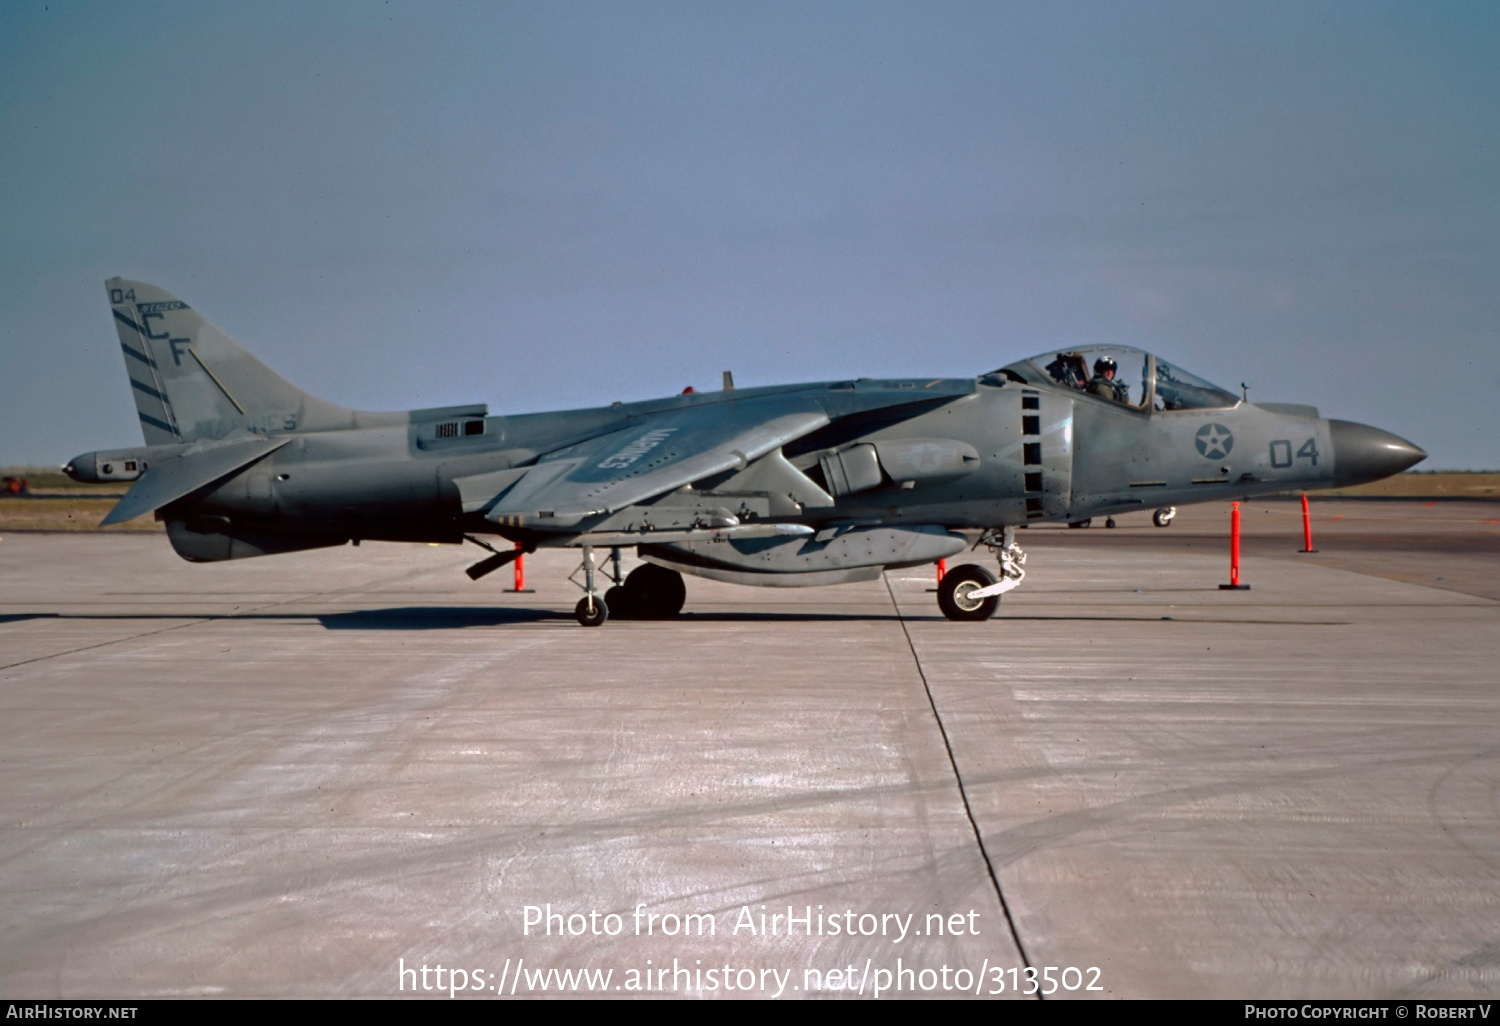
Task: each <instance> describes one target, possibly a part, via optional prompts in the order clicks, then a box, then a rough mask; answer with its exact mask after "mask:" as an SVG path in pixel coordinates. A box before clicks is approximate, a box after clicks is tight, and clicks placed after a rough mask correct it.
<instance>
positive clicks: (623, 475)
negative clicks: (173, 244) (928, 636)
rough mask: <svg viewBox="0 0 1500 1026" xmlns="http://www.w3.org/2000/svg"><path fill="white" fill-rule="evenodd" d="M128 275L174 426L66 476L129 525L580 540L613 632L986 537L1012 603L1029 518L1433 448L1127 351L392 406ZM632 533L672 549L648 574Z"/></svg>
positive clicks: (74, 465) (124, 345)
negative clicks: (380, 405)
mask: <svg viewBox="0 0 1500 1026" xmlns="http://www.w3.org/2000/svg"><path fill="white" fill-rule="evenodd" d="M106 285H107V288H108V293H109V302H110V307H111V309H112V311H113V313H114V321H115V326H116V328H117V330H118V333H119V338H120V347H121V349H122V350H123V351H124V358H125V368H126V371H127V372H128V376H129V380H130V387H131V389H132V391H133V393H134V396H135V401H136V407H137V410H138V412H139V415H140V422H141V427H142V430H143V432H144V434H145V441H146V444H145V445H144V446H140V447H135V448H130V449H114V450H109V451H100V452H90V453H85V454H84V455H82V456H79V457H77V458H75V459H74V460H73V461H72V462H71V463H69V464H68V466H67V467H66V468H64V469H65V470H66V471H67V473H68V474H69V475H70V476H71V477H73V478H74V479H75V480H78V481H89V482H94V481H133V482H134V484H133V485H132V486H131V488H130V490H129V491H128V492H127V493H126V495H125V496H124V498H122V499H121V500H120V502H119V504H118V505H116V506H115V508H114V509H113V510H112V511H111V512H110V514H109V516H107V517H106V518H105V520H104V523H106V524H113V523H118V522H120V521H123V520H129V519H131V518H133V517H138V516H142V515H144V514H146V513H154V514H155V515H156V517H157V519H159V520H163V521H165V522H166V527H167V537H168V539H169V540H170V541H171V543H172V547H173V548H174V549H176V550H177V553H178V554H179V555H181V556H182V557H183V558H184V559H188V560H192V561H195V562H212V561H216V560H224V559H242V558H245V557H248V556H262V555H270V554H274V553H286V552H297V551H301V550H304V549H315V548H322V547H325V546H333V545H344V544H347V543H349V542H353V543H354V544H356V545H357V544H359V542H360V541H361V540H363V539H370V540H381V541H425V542H448V543H454V544H461V543H462V542H463V541H464V540H465V539H467V540H468V541H471V542H473V543H475V544H476V545H479V546H480V547H481V548H484V549H488V550H490V551H491V553H493V554H492V555H490V556H488V557H487V558H485V559H483V560H482V561H480V562H479V563H477V564H475V565H474V566H472V567H470V568H469V571H468V572H469V575H470V576H471V577H473V578H475V579H478V578H479V577H482V576H483V575H485V574H487V573H489V572H491V571H494V570H497V569H499V568H500V567H503V566H505V565H506V564H508V563H509V562H511V561H512V560H513V559H515V558H516V556H517V555H519V554H520V553H522V552H532V551H535V550H536V549H538V548H544V547H545V548H554V547H566V548H575V549H579V550H581V556H582V560H581V570H582V571H583V572H582V584H581V587H582V588H583V591H584V595H583V597H582V598H581V599H580V600H579V602H578V606H577V609H576V610H575V613H576V616H577V618H578V622H579V623H582V624H585V625H587V626H598V625H600V624H602V623H604V621H605V620H606V619H607V618H608V617H609V616H611V615H614V616H615V617H617V618H662V617H671V616H675V615H676V614H677V613H678V612H679V611H680V610H681V609H682V606H683V602H684V599H685V597H686V589H685V587H684V584H683V578H682V575H683V574H693V575H697V576H700V577H708V578H712V579H714V580H719V581H731V582H734V583H737V584H752V585H761V586H771V587H798V586H803V585H822V584H838V583H843V582H848V581H863V580H870V579H874V578H877V577H878V576H879V575H880V574H881V572H882V571H883V570H886V569H892V568H899V567H912V566H919V565H922V564H927V563H933V562H935V561H937V560H939V559H946V558H950V557H953V556H957V555H958V554H959V553H961V552H963V551H964V550H966V549H977V548H978V547H979V546H980V545H983V546H985V547H986V548H988V550H989V551H990V552H991V553H993V554H994V556H995V557H996V558H997V559H998V562H999V573H998V574H996V573H993V572H991V571H990V570H989V569H987V568H986V567H984V566H981V565H979V564H977V563H969V564H965V565H962V566H958V567H955V568H954V569H952V570H950V571H949V572H948V573H947V575H946V576H945V577H944V578H943V581H942V584H941V586H940V587H939V589H938V605H939V606H940V607H941V609H942V611H943V613H944V614H945V615H946V616H947V617H948V618H949V619H952V620H984V619H987V618H989V617H990V616H991V615H992V614H993V613H994V611H995V608H996V606H997V604H998V602H999V599H1000V595H1001V594H1002V593H1004V592H1005V591H1008V590H1009V589H1011V588H1013V587H1015V586H1016V585H1017V584H1019V583H1020V581H1021V579H1022V578H1023V577H1024V576H1025V570H1024V566H1023V564H1024V562H1025V555H1024V553H1023V552H1022V551H1021V549H1020V547H1019V546H1018V545H1017V544H1016V540H1015V529H1016V528H1017V527H1019V526H1022V525H1025V524H1032V523H1038V522H1048V521H1059V522H1077V521H1080V520H1084V519H1086V518H1089V517H1093V516H1103V515H1109V514H1114V513H1121V512H1125V511H1129V510H1138V509H1153V508H1164V507H1170V506H1176V505H1181V504H1185V503H1191V502H1204V501H1209V500H1215V499H1226V498H1231V497H1233V498H1240V497H1248V496H1252V495H1263V494H1267V493H1272V492H1285V491H1288V490H1293V489H1305V488H1326V487H1330V486H1342V485H1352V484H1358V483H1360V482H1364V481H1373V480H1376V479H1378V478H1382V477H1385V476H1387V475H1390V474H1395V473H1398V472H1399V471H1402V470H1404V469H1406V468H1407V467H1410V466H1411V465H1413V464H1415V463H1416V462H1418V461H1419V460H1421V459H1423V458H1424V456H1425V455H1426V454H1425V453H1423V452H1422V450H1420V449H1418V448H1417V447H1416V446H1414V445H1412V444H1411V443H1410V442H1407V441H1405V440H1403V439H1401V438H1398V437H1396V436H1395V435H1392V434H1389V433H1387V432H1385V431H1381V430H1379V429H1377V428H1373V427H1367V426H1365V425H1362V424H1354V423H1350V422H1348V421H1342V420H1325V419H1323V418H1321V417H1319V415H1318V411H1317V410H1316V409H1314V408H1313V407H1311V406H1291V405H1283V404H1272V403H1250V402H1247V401H1245V400H1244V399H1243V398H1241V397H1240V396H1236V395H1235V394H1233V393H1232V392H1228V391H1225V390H1224V389H1222V388H1219V387H1218V386H1216V385H1212V384H1210V383H1208V382H1207V381H1204V380H1203V379H1202V378H1198V377H1195V376H1193V375H1192V374H1189V373H1188V372H1187V371H1185V370H1183V369H1182V368H1181V367H1178V366H1177V365H1176V364H1175V363H1174V364H1168V363H1167V362H1166V361H1164V360H1161V359H1158V358H1157V357H1155V356H1153V355H1151V354H1149V353H1143V352H1140V351H1138V350H1134V349H1127V348H1122V347H1093V348H1079V349H1071V350H1059V351H1050V352H1048V353H1047V354H1045V355H1043V356H1039V357H1036V358H1033V359H1030V360H1020V361H1018V362H1016V363H1012V364H1009V365H1007V366H1005V367H1002V368H1000V369H999V370H995V371H991V372H990V373H988V374H982V375H980V376H979V377H977V378H932V379H916V380H882V379H870V378H860V379H857V380H853V381H825V382H817V383H813V384H801V385H783V386H776V387H771V388H745V389H734V388H733V386H732V383H731V381H730V380H729V377H728V375H727V374H726V375H725V389H724V391H721V392H707V393H692V394H683V395H675V396H671V397H669V398H665V399H653V400H648V401H645V402H635V403H614V404H612V405H610V406H606V407H602V408H597V409H584V410H568V411H564V412H559V413H536V414H522V415H517V416H509V417H492V416H489V411H488V409H487V407H485V406H484V405H474V406H454V407H444V408H441V409H425V410H410V411H405V412H399V413H367V412H363V411H360V410H350V409H345V408H344V407H342V406H335V405H334V404H332V403H329V402H325V401H323V400H322V399H318V398H315V397H313V396H310V395H308V394H307V393H305V392H302V391H301V390H299V389H297V388H295V387H294V386H292V385H290V384H288V383H287V382H286V381H285V380H283V379H282V378H281V377H279V376H278V375H277V374H276V373H275V372H273V371H272V370H270V369H269V368H268V367H266V366H265V365H264V364H263V363H261V362H260V361H259V360H257V359H256V358H255V357H254V356H252V355H251V354H250V353H249V352H247V351H246V350H245V349H244V348H242V347H241V346H240V345H238V344H237V343H236V342H235V341H234V340H233V339H231V338H230V337H229V336H227V335H225V334H224V333H223V332H222V331H220V330H219V329H217V328H215V327H214V326H213V325H212V324H210V323H209V322H208V321H207V320H205V319H204V318H203V317H202V316H200V315H199V314H198V312H197V311H195V310H193V309H192V308H191V307H189V306H188V305H187V304H186V303H184V302H182V301H181V300H179V299H176V298H175V297H173V296H171V295H169V294H167V293H166V292H163V291H162V290H161V289H158V288H155V287H154V286H151V285H146V284H143V283H141V282H135V281H126V280H123V279H120V278H113V279H111V280H110V281H108V282H107V283H106ZM963 531H969V532H978V541H977V542H971V541H970V538H969V536H967V535H966V534H964V533H961V532H963ZM500 539H504V540H505V541H506V542H509V543H510V544H509V545H507V546H497V545H495V544H494V542H496V541H499V540H500ZM630 546H634V547H635V548H636V550H637V552H638V554H639V555H640V557H641V558H642V559H643V560H645V564H644V565H642V566H640V567H637V568H636V569H635V570H634V571H632V572H631V574H630V575H629V576H628V577H625V578H623V579H622V577H621V574H620V550H621V549H622V548H626V547H630ZM600 550H604V552H605V553H608V554H609V556H612V559H611V558H609V556H606V558H605V559H604V560H603V564H604V565H603V566H597V565H596V554H601V553H600ZM606 574H607V575H608V577H609V578H610V579H611V580H610V582H609V583H611V584H612V586H611V587H609V588H608V591H606V592H603V593H602V594H601V590H602V589H601V587H600V585H601V583H605V582H604V581H602V580H601V578H603V577H604V576H605V575H606ZM575 576H577V575H576V574H575Z"/></svg>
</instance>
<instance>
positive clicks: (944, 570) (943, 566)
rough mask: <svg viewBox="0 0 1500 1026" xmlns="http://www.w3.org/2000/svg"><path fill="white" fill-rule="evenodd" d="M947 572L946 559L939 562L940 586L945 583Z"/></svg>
mask: <svg viewBox="0 0 1500 1026" xmlns="http://www.w3.org/2000/svg"><path fill="white" fill-rule="evenodd" d="M947 572H948V561H947V560H946V559H940V560H938V580H937V582H938V583H939V584H942V583H943V575H944V574H945V573H947Z"/></svg>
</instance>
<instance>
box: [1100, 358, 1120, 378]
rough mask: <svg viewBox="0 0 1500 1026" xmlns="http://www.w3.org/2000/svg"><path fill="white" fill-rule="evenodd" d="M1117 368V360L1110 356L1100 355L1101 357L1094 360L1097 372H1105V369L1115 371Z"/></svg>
mask: <svg viewBox="0 0 1500 1026" xmlns="http://www.w3.org/2000/svg"><path fill="white" fill-rule="evenodd" d="M1117 369H1118V368H1117V367H1116V366H1115V361H1114V360H1112V359H1110V358H1109V357H1108V356H1101V357H1099V359H1097V360H1095V361H1094V373H1095V374H1103V373H1104V372H1105V371H1113V370H1117Z"/></svg>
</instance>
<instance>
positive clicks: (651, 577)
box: [569, 545, 687, 627]
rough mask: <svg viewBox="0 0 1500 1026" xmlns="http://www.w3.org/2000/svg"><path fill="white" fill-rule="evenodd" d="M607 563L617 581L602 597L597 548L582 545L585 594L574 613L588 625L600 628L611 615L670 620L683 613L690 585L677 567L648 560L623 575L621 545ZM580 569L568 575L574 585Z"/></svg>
mask: <svg viewBox="0 0 1500 1026" xmlns="http://www.w3.org/2000/svg"><path fill="white" fill-rule="evenodd" d="M608 566H609V568H610V569H609V571H608V572H609V576H610V578H611V579H612V580H613V581H614V584H613V585H612V586H611V587H610V589H609V590H608V591H606V592H605V593H604V594H603V595H602V596H601V595H599V594H598V593H597V589H596V587H595V583H594V582H595V578H594V575H595V573H596V572H597V571H596V570H595V567H594V550H593V549H592V548H591V547H590V546H587V545H585V546H584V547H583V562H582V563H581V564H579V567H578V570H582V571H583V583H582V584H580V585H579V587H581V588H582V589H583V591H584V596H583V598H581V599H579V600H578V606H577V608H576V609H574V610H573V615H574V616H576V617H577V618H578V622H579V623H581V624H583V625H584V626H585V627H598V626H599V625H601V624H602V623H604V622H605V621H606V620H608V619H609V618H610V617H611V616H613V617H614V618H615V619H617V620H670V619H671V618H672V617H674V616H676V615H677V614H678V613H680V612H682V606H683V603H684V602H686V601H687V586H686V585H685V584H683V582H682V575H681V574H680V573H678V572H677V571H676V570H668V569H667V568H666V567H664V566H657V565H656V564H655V563H645V564H643V565H641V566H638V567H636V568H635V569H634V570H632V571H630V574H629V576H622V575H621V571H620V550H619V548H618V547H615V548H611V549H610V559H609V563H608ZM578 570H574V571H573V576H572V577H570V578H569V580H572V581H573V583H574V584H578V582H577V580H575V578H576V577H577V576H578Z"/></svg>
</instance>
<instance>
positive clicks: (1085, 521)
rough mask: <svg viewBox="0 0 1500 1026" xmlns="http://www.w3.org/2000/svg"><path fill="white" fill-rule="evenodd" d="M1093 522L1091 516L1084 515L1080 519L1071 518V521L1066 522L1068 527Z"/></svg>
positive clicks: (1081, 525) (1082, 525)
mask: <svg viewBox="0 0 1500 1026" xmlns="http://www.w3.org/2000/svg"><path fill="white" fill-rule="evenodd" d="M1093 522H1094V518H1093V517H1084V518H1083V519H1082V520H1071V521H1069V522H1068V526H1069V527H1087V526H1089V525H1090V524H1092V523H1093Z"/></svg>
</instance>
